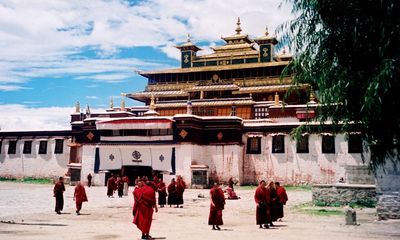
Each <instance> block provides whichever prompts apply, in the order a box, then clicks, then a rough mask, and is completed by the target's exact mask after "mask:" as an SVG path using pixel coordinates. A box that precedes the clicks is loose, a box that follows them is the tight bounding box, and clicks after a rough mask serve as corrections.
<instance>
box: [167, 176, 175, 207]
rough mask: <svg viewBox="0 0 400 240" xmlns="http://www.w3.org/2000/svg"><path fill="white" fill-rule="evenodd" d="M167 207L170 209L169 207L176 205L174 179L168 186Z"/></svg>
mask: <svg viewBox="0 0 400 240" xmlns="http://www.w3.org/2000/svg"><path fill="white" fill-rule="evenodd" d="M167 189H168V205H169V207H171V205H175V204H176V182H175V178H173V179H172V180H171V183H170V184H169V185H168V188H167Z"/></svg>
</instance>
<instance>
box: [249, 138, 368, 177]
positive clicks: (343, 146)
mask: <svg viewBox="0 0 400 240" xmlns="http://www.w3.org/2000/svg"><path fill="white" fill-rule="evenodd" d="M284 141H285V152H284V153H272V150H271V148H272V136H271V135H267V136H263V137H262V138H261V154H246V153H245V154H244V160H243V165H244V166H243V175H244V177H243V180H244V183H257V182H258V181H260V180H262V179H264V180H271V181H282V182H285V183H292V184H300V183H335V182H337V181H338V179H339V178H340V177H345V174H346V172H345V166H346V165H352V166H360V165H364V163H363V162H362V158H361V154H352V153H348V142H347V141H345V136H344V135H336V136H335V153H334V154H323V153H322V147H321V144H322V135H319V134H311V135H309V153H296V141H295V140H292V139H291V138H290V136H289V135H285V137H284ZM243 142H244V143H245V144H246V143H247V137H246V136H245V135H244V136H243ZM244 151H246V149H245V148H244ZM366 159H368V156H367V155H366Z"/></svg>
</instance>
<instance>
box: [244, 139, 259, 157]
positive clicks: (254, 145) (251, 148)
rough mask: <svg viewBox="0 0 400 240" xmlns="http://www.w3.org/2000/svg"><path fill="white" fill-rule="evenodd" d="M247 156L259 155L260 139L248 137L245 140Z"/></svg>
mask: <svg viewBox="0 0 400 240" xmlns="http://www.w3.org/2000/svg"><path fill="white" fill-rule="evenodd" d="M246 153H247V154H260V153H261V138H260V137H249V138H247V151H246Z"/></svg>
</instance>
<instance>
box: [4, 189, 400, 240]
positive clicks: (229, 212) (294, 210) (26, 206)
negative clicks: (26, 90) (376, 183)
mask: <svg viewBox="0 0 400 240" xmlns="http://www.w3.org/2000/svg"><path fill="white" fill-rule="evenodd" d="M52 188H53V186H51V185H38V184H21V183H11V182H0V239H7V240H14V239H44V240H47V239H74V240H75V239H76V240H77V239H98V240H100V239H138V238H139V237H140V235H141V234H140V232H139V230H138V229H137V228H136V226H135V225H133V224H132V213H131V207H132V203H133V197H132V194H131V193H130V194H129V196H128V197H124V198H118V197H114V198H107V196H106V188H105V187H92V188H87V187H86V192H87V194H88V198H89V202H87V203H84V204H83V209H82V211H81V213H82V215H79V216H77V215H76V214H75V203H74V202H73V200H72V194H73V187H70V186H67V189H66V192H65V193H64V201H65V206H64V212H63V214H61V215H57V214H55V212H54V198H53V197H52ZM132 190H133V188H130V192H131V191H132ZM236 192H237V194H238V195H239V196H240V197H241V199H240V200H228V201H227V204H226V207H225V210H224V212H223V219H224V225H223V226H222V230H221V231H212V230H211V228H210V226H208V225H207V220H208V211H209V201H210V200H209V195H208V190H198V189H187V190H186V191H185V194H184V200H185V204H184V207H183V208H170V207H169V206H168V207H165V208H161V209H160V210H159V212H158V213H155V214H154V217H153V218H154V220H153V224H152V228H151V232H150V234H151V235H152V236H153V237H155V238H156V239H174V240H179V239H252V240H257V239H271V240H272V239H279V240H282V239H289V240H290V239H296V240H300V239H307V240H314V239H315V240H317V239H318V240H319V239H324V240H328V239H335V240H338V239H362V240H368V239H377V240H378V239H379V240H381V239H400V221H398V220H390V221H376V216H375V209H357V218H358V222H359V225H358V226H348V225H345V224H344V215H337V216H316V215H308V214H306V213H304V212H303V211H299V207H296V206H298V205H299V204H303V203H307V202H310V201H311V192H310V191H288V196H289V202H288V204H287V206H285V218H284V219H283V222H277V223H276V226H275V227H272V228H271V229H259V228H258V226H256V224H255V203H254V200H253V196H254V190H246V189H237V191H236ZM199 194H203V195H204V196H205V198H199V197H198V195H199Z"/></svg>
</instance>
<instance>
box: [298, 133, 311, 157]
mask: <svg viewBox="0 0 400 240" xmlns="http://www.w3.org/2000/svg"><path fill="white" fill-rule="evenodd" d="M296 152H297V153H309V152H310V150H309V149H308V135H304V136H301V137H300V138H299V139H297V142H296Z"/></svg>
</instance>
